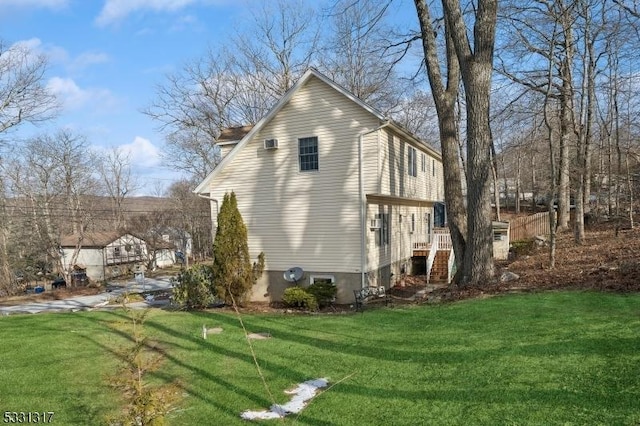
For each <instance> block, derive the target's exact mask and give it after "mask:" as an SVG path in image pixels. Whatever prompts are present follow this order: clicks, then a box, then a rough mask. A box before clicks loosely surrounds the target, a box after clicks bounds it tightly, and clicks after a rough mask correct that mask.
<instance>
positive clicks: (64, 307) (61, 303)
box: [0, 276, 172, 315]
mask: <svg viewBox="0 0 640 426" xmlns="http://www.w3.org/2000/svg"><path fill="white" fill-rule="evenodd" d="M171 278H172V277H170V276H167V277H158V278H145V279H144V282H143V283H139V282H137V281H135V280H131V281H128V282H126V283H123V284H119V285H118V286H112V287H110V288H109V290H110V291H105V292H104V293H100V294H94V295H91V296H75V297H70V298H68V299H64V300H43V301H42V302H28V303H24V304H20V305H14V306H0V315H11V314H26V313H29V314H36V313H39V312H64V311H76V310H86V309H92V308H104V307H105V306H107V305H108V303H109V301H110V300H113V299H115V298H116V297H118V296H120V295H122V294H124V293H143V292H150V291H161V290H170V289H171V288H172V285H171ZM165 303H166V301H162V302H160V301H153V300H149V301H146V302H134V303H130V304H129V306H132V307H149V306H156V305H159V304H165ZM109 306H110V307H117V306H118V305H109Z"/></svg>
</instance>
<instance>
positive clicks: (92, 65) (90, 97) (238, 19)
mask: <svg viewBox="0 0 640 426" xmlns="http://www.w3.org/2000/svg"><path fill="white" fill-rule="evenodd" d="M260 1H262V0H0V39H1V40H2V41H3V42H4V43H5V44H14V43H26V44H28V45H29V47H30V48H31V49H32V50H33V51H35V52H39V53H44V54H46V55H47V56H48V57H49V61H50V68H49V71H48V73H47V76H46V81H47V85H48V86H49V87H50V88H51V89H52V90H53V91H54V92H55V93H56V94H57V96H58V97H59V99H61V100H62V102H63V105H64V108H63V111H62V114H61V115H60V116H59V117H58V118H57V119H56V120H55V121H54V122H50V123H46V124H44V125H40V126H39V127H38V128H33V127H29V126H23V127H22V128H21V129H20V131H19V132H18V133H17V135H18V136H20V137H28V136H31V135H34V134H38V133H43V132H48V131H50V130H55V129H58V128H62V127H65V128H70V129H72V130H74V131H75V132H77V133H78V134H82V135H84V136H86V137H87V139H88V141H89V142H90V143H91V144H92V145H95V146H97V147H104V148H109V147H122V148H123V149H125V150H127V152H129V153H130V159H131V163H132V166H133V170H134V173H135V174H136V175H138V176H139V181H140V183H141V184H142V186H143V188H142V190H141V191H139V193H141V194H142V193H144V194H150V193H154V192H155V188H158V187H162V186H164V187H166V186H167V185H168V184H170V183H171V181H173V180H175V179H176V178H177V177H178V175H177V174H175V173H173V172H170V171H169V170H167V169H164V168H162V166H161V165H160V158H159V149H160V148H161V146H162V144H163V136H162V134H161V133H160V132H159V131H158V129H157V127H158V123H156V122H154V121H152V120H151V119H150V118H148V117H147V116H145V115H144V114H142V113H141V112H140V110H141V109H143V108H144V107H147V106H148V105H149V104H150V103H151V102H152V101H153V99H154V98H155V87H156V86H157V85H158V84H162V83H164V81H165V76H166V75H167V73H170V72H172V71H177V70H180V69H181V67H182V66H183V65H184V63H185V62H187V61H189V60H193V59H196V58H199V57H202V56H203V55H204V54H205V52H206V50H207V46H208V45H215V44H220V43H223V42H224V40H225V39H226V38H227V35H228V34H230V33H232V32H233V31H234V29H235V28H237V27H238V24H241V23H242V21H243V19H244V20H246V19H247V16H248V15H249V8H250V7H251V6H252V5H256V4H258V3H259V2H260ZM318 2H324V1H320V0H318V1H314V3H318ZM396 4H398V5H400V4H401V5H402V7H400V9H403V10H402V13H404V14H406V13H413V14H415V10H413V9H412V8H409V9H408V10H407V8H406V5H407V2H406V1H405V0H402V1H398V3H396ZM410 6H411V5H410ZM405 16H406V15H405Z"/></svg>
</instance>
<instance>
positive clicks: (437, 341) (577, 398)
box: [0, 292, 640, 425]
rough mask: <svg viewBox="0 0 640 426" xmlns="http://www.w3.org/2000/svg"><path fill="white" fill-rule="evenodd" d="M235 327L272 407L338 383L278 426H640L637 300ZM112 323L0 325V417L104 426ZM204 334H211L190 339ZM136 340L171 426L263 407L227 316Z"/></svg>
mask: <svg viewBox="0 0 640 426" xmlns="http://www.w3.org/2000/svg"><path fill="white" fill-rule="evenodd" d="M244 320H245V324H246V325H247V328H248V329H249V330H250V331H253V332H269V333H271V335H272V336H273V337H272V338H271V339H268V340H256V341H253V345H254V348H255V352H256V354H257V357H258V361H259V364H260V365H261V367H262V369H263V372H264V374H265V378H266V381H267V383H268V384H269V387H270V389H271V392H272V393H273V395H274V397H275V398H276V399H277V402H279V403H284V402H286V401H287V400H288V396H286V395H285V394H284V393H283V391H284V390H285V389H288V388H291V387H292V386H293V385H295V384H297V383H300V382H303V381H305V380H309V379H315V378H320V377H328V378H329V379H330V381H331V382H333V383H335V382H338V381H340V380H342V379H344V380H342V381H340V382H339V383H337V384H336V385H335V386H333V387H332V388H330V389H329V390H328V391H327V392H324V393H322V394H321V395H320V396H318V397H317V398H316V399H315V400H313V402H312V403H311V404H310V405H309V406H308V407H307V408H306V409H305V410H304V411H303V412H302V413H301V414H300V415H298V416H292V417H291V418H287V420H285V422H284V423H286V424H290V423H298V424H303V425H306V424H308V425H423V424H434V425H463V424H464V425H470V424H472V425H475V424H483V425H502V424H519V425H520V424H539V425H556V424H567V425H569V424H575V425H595V424H602V425H636V424H638V423H640V295H637V294H634V295H616V294H602V293H582V292H575V293H569V292H559V293H540V294H531V295H510V296H502V297H495V298H490V299H485V300H473V301H465V302H459V303H455V304H448V305H441V306H422V307H418V306H410V307H396V308H388V309H387V308H380V309H371V310H368V311H365V312H364V313H363V314H348V315H341V314H336V315H314V316H307V315H247V316H244ZM125 324H126V317H125V316H124V314H123V312H122V311H114V312H82V313H81V312H78V313H68V314H67V313H64V314H47V315H27V316H8V317H2V318H0V330H2V331H1V332H0V342H1V344H0V365H1V368H0V407H1V408H2V411H3V412H4V411H6V410H9V411H55V415H54V418H53V423H54V424H60V425H73V424H78V425H90V424H91V425H94V424H103V423H104V419H105V418H106V416H107V415H109V414H113V413H114V411H115V410H117V406H118V395H117V393H115V391H114V390H113V389H112V388H110V387H109V386H108V384H107V380H106V378H107V377H108V376H109V374H112V373H113V372H114V371H115V369H116V366H117V365H118V357H119V354H120V353H121V349H122V347H123V345H124V344H125V342H126V334H124V333H123V332H122V330H123V329H124V325H125ZM203 324H206V325H207V326H208V327H215V326H220V327H222V328H223V329H224V331H223V332H222V333H221V334H218V335H210V336H209V338H208V339H207V340H204V339H203V338H202V336H201V328H202V325H203ZM145 331H146V334H147V335H148V336H149V337H150V338H152V339H153V340H154V341H155V342H156V343H157V345H158V346H159V347H161V348H162V349H164V353H165V357H166V360H165V361H164V364H163V366H162V368H161V369H160V370H158V371H157V372H155V373H153V375H154V377H153V380H155V381H159V382H176V383H178V384H179V385H180V386H181V387H182V388H183V389H184V398H183V399H182V401H181V404H180V406H179V407H178V409H177V410H176V411H174V412H173V413H172V414H171V416H170V417H169V424H171V425H196V424H197V425H205V424H219V425H232V424H247V422H246V421H243V420H241V419H240V417H239V414H240V413H241V412H242V411H244V410H246V409H252V410H257V409H263V408H267V407H269V405H270V404H271V401H270V398H269V396H268V393H267V392H266V391H265V389H264V387H263V385H262V382H261V380H260V378H259V376H258V375H257V373H256V369H255V366H254V364H253V360H252V358H251V355H250V351H249V348H248V346H247V343H246V340H245V338H244V335H243V334H242V329H241V328H240V326H239V323H238V320H237V318H236V317H235V316H234V315H231V314H227V313H220V312H217V311H211V312H196V313H186V312H166V311H160V310H157V311H153V312H151V313H150V315H149V317H148V319H147V322H146V324H145ZM0 414H3V413H0ZM274 423H276V421H273V420H272V421H263V422H262V424H274ZM280 423H281V422H279V424H280ZM258 424H260V423H258Z"/></svg>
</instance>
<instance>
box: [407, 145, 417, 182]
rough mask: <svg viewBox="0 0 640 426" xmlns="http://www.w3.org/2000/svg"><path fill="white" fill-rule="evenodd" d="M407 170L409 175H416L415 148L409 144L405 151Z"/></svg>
mask: <svg viewBox="0 0 640 426" xmlns="http://www.w3.org/2000/svg"><path fill="white" fill-rule="evenodd" d="M407 170H408V172H409V176H418V173H417V159H416V149H415V148H414V147H411V146H410V147H409V150H408V152H407Z"/></svg>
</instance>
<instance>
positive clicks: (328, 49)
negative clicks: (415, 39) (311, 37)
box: [320, 0, 407, 114]
mask: <svg viewBox="0 0 640 426" xmlns="http://www.w3.org/2000/svg"><path fill="white" fill-rule="evenodd" d="M390 5H391V3H390V2H382V3H381V2H379V1H374V0H358V1H354V0H338V1H336V2H335V3H334V4H333V7H332V12H331V13H330V14H329V20H330V23H329V25H330V26H331V33H330V36H329V37H327V38H325V39H324V43H323V44H324V47H323V48H322V52H323V55H322V57H320V69H321V70H322V71H323V72H324V73H325V74H326V75H328V76H329V77H330V78H331V79H332V80H334V81H335V82H337V83H338V84H340V85H342V86H344V87H345V88H346V89H347V90H349V91H350V92H351V93H353V94H354V95H356V96H357V97H358V98H360V99H362V100H363V101H365V102H367V103H369V104H371V105H373V106H375V107H376V108H378V109H379V110H380V111H382V112H383V113H386V114H388V113H391V112H395V111H397V110H398V109H399V108H398V106H399V103H400V102H401V99H402V97H403V93H404V92H405V91H406V86H407V85H406V83H405V84H401V82H400V80H399V78H398V76H397V73H396V72H395V67H396V65H397V64H398V61H399V60H400V58H401V57H402V55H403V53H404V50H403V49H401V48H399V47H400V46H402V45H399V47H394V45H395V44H396V43H395V42H394V41H392V40H391V39H390V38H391V37H390V34H393V30H392V28H391V27H390V26H389V25H388V24H387V23H386V21H385V19H384V18H385V16H386V14H387V12H388V9H389V7H390Z"/></svg>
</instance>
